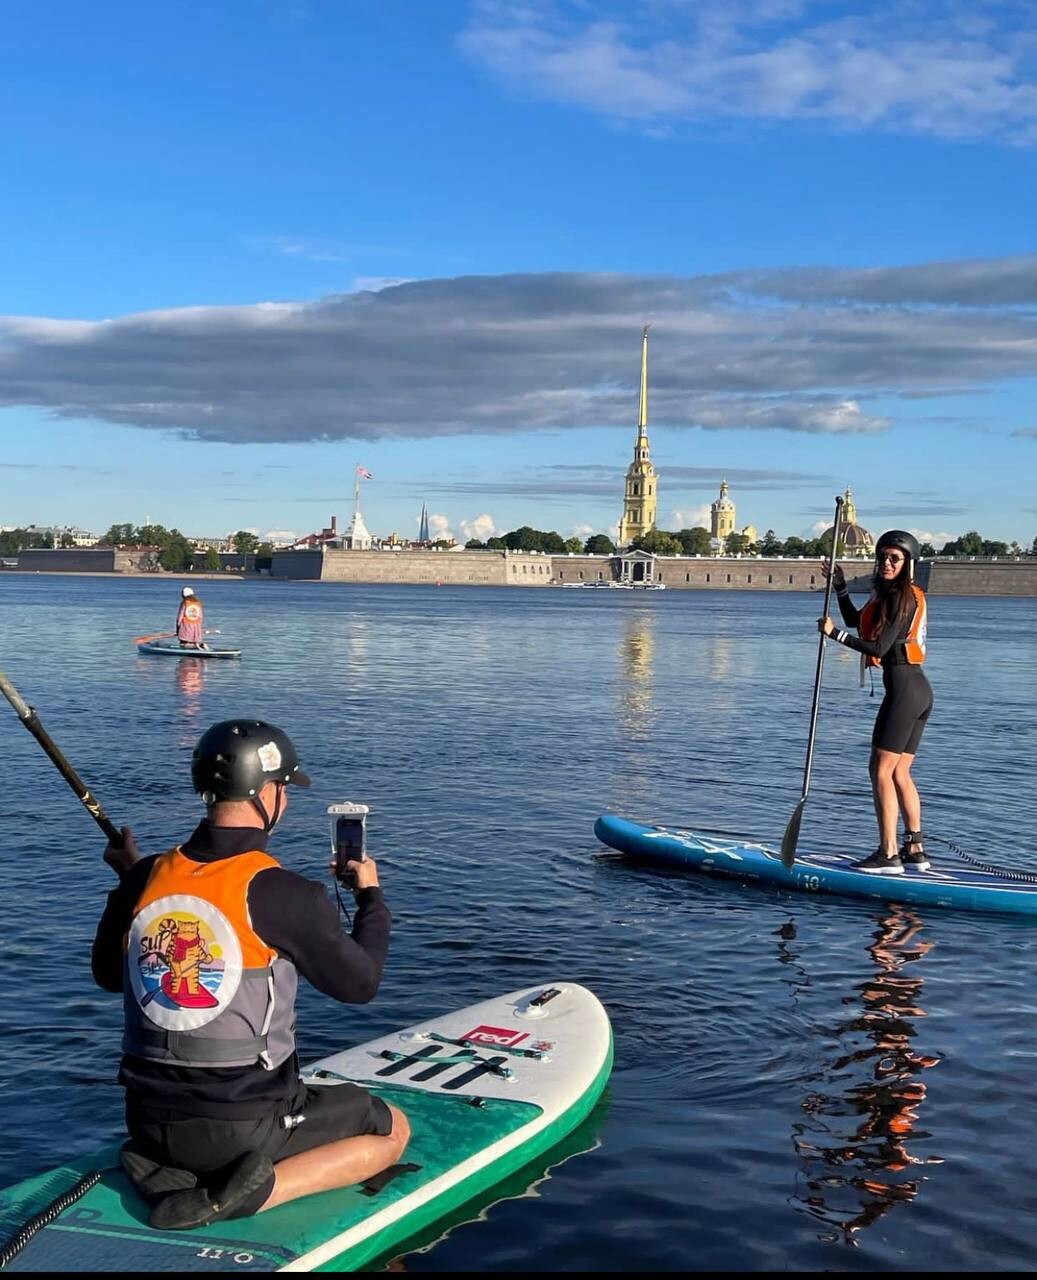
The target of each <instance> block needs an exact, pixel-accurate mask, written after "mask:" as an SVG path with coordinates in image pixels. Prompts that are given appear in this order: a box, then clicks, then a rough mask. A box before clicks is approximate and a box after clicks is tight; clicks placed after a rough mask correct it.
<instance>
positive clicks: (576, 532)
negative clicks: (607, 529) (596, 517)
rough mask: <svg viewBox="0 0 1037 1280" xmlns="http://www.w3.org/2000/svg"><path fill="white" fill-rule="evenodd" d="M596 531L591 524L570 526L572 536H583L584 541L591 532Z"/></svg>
mask: <svg viewBox="0 0 1037 1280" xmlns="http://www.w3.org/2000/svg"><path fill="white" fill-rule="evenodd" d="M596 532H597V530H596V529H595V528H594V526H593V525H592V524H574V525H573V528H572V536H573V537H574V538H583V539H584V540H585V541H586V539H587V538H589V537H590V536H591V534H592V533H596Z"/></svg>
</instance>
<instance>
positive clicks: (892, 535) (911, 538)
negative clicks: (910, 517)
mask: <svg viewBox="0 0 1037 1280" xmlns="http://www.w3.org/2000/svg"><path fill="white" fill-rule="evenodd" d="M883 547H897V548H899V550H901V551H903V553H904V555H905V556H907V558H908V560H911V561H915V560H917V559H918V558H919V556H920V555H921V554H922V547H921V545H920V543H919V541H918V539H917V538H916V537H915V535H914V534H913V533H908V532H907V530H906V529H887V531H886V532H885V533H884V534H883V535H882V537H881V538H879V540H878V542H876V543H875V550H876V551H881V550H882V548H883Z"/></svg>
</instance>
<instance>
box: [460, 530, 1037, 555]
mask: <svg viewBox="0 0 1037 1280" xmlns="http://www.w3.org/2000/svg"><path fill="white" fill-rule="evenodd" d="M630 546H631V549H632V550H634V551H650V552H652V553H653V554H654V555H658V556H682V555H683V556H708V555H711V554H712V552H713V541H712V537H711V535H710V532H709V530H708V529H704V528H703V527H702V526H701V525H696V526H695V527H694V528H692V529H678V530H676V531H675V532H673V533H668V532H667V531H666V530H664V529H652V530H651V531H650V532H649V533H646V534H642V536H641V537H640V538H635V539H634V541H633V542H632V543H631V544H630ZM465 548H466V549H467V550H469V551H485V550H490V551H504V550H508V551H542V552H544V553H545V554H546V555H564V554H565V553H566V552H568V551H572V552H576V553H580V552H582V553H583V554H584V555H612V554H613V552H614V551H615V550H616V545H615V543H614V542H613V541H612V539H611V538H609V537H607V536H606V535H605V534H604V533H595V534H592V535H591V537H589V538H587V539H585V540H581V539H580V538H563V537H562V535H561V534H560V533H556V532H554V531H553V530H552V531H550V532H545V531H544V530H543V529H533V528H531V527H530V526H529V525H523V526H522V527H521V528H520V529H513V530H512V531H511V532H510V533H505V534H501V535H500V536H499V537H494V538H487V539H486V541H485V542H482V541H480V540H479V539H478V538H472V539H470V540H469V541H468V542H466V543H465ZM831 549H832V539H831V536H830V535H829V534H822V536H821V537H820V538H797V537H791V538H779V537H778V535H777V534H776V533H775V532H774V530H773V529H768V530H767V532H766V533H765V534H764V535H763V536H762V537H761V538H759V539H757V540H756V541H755V542H753V541H751V540H750V539H749V538H748V537H747V535H746V534H744V533H731V534H728V536H727V540H726V542H725V545H724V551H725V553H726V554H727V555H749V556H785V557H787V558H793V559H794V558H795V557H797V556H803V557H804V558H811V557H813V556H827V555H828V554H829V553H830V552H831ZM844 551H845V549H844V548H843V547H842V546H840V547H839V548H838V554H839V555H843V554H844ZM922 555H923V556H925V557H927V558H931V557H933V556H936V555H941V556H982V557H986V558H989V557H992V556H1024V555H1028V556H1037V537H1035V538H1034V540H1033V543H1032V545H1031V546H1030V549H1029V550H1028V551H1027V550H1025V549H1024V548H1023V547H1022V546H1020V544H1019V543H1018V542H1012V543H1008V542H999V541H995V540H991V539H988V538H984V537H983V536H982V535H981V534H979V533H977V532H976V531H975V530H971V531H970V532H968V533H963V534H962V535H961V537H960V538H956V539H955V540H954V541H953V542H947V543H944V545H943V547H942V548H941V549H940V550H939V551H937V550H936V548H935V547H934V546H933V544H932V543H931V542H923V543H922Z"/></svg>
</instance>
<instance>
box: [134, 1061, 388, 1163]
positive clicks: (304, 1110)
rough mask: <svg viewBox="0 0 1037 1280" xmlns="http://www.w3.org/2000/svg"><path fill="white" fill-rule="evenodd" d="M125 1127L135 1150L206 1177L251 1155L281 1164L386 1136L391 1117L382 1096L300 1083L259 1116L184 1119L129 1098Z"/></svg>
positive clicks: (347, 1087)
mask: <svg viewBox="0 0 1037 1280" xmlns="http://www.w3.org/2000/svg"><path fill="white" fill-rule="evenodd" d="M294 1117H302V1118H301V1119H298V1120H294ZM287 1121H291V1122H290V1123H286V1122H287ZM126 1125H127V1128H128V1129H129V1133H130V1138H131V1139H132V1142H133V1146H134V1147H135V1148H136V1149H138V1150H139V1151H140V1152H141V1153H142V1154H143V1155H145V1156H147V1157H148V1158H149V1159H152V1160H156V1161H157V1162H158V1163H159V1164H163V1165H172V1166H173V1167H175V1168H177V1169H189V1170H190V1171H191V1172H192V1173H197V1174H199V1175H205V1174H207V1173H212V1172H214V1171H215V1170H217V1169H221V1168H222V1167H223V1166H224V1165H226V1164H229V1163H230V1162H231V1161H232V1160H236V1159H237V1158H238V1157H239V1156H241V1155H244V1153H245V1152H246V1151H262V1152H263V1153H264V1154H265V1155H268V1156H269V1157H270V1159H271V1160H272V1161H273V1162H274V1164H276V1163H277V1162H278V1161H279V1160H284V1159H286V1158H287V1157H288V1156H297V1155H299V1154H300V1153H301V1152H303V1151H310V1150H311V1149H312V1148H313V1147H323V1146H326V1145H327V1144H328V1143H329V1142H336V1141H337V1140H338V1139H340V1138H356V1137H360V1136H361V1135H363V1134H377V1135H379V1136H381V1137H385V1136H386V1135H388V1134H389V1133H391V1132H392V1113H391V1112H390V1110H389V1108H388V1107H387V1106H386V1104H385V1103H384V1102H383V1101H382V1100H381V1098H376V1097H374V1095H373V1094H370V1093H368V1092H367V1090H366V1089H362V1088H361V1087H360V1086H359V1085H355V1084H349V1083H342V1084H329V1085H308V1084H304V1083H303V1082H302V1081H301V1080H300V1081H299V1088H298V1091H297V1093H296V1094H295V1096H294V1097H293V1098H292V1099H290V1100H289V1101H287V1102H282V1103H277V1104H275V1105H274V1106H272V1107H271V1110H270V1112H269V1113H268V1114H266V1115H263V1116H260V1117H258V1118H254V1119H247V1120H242V1119H229V1120H216V1119H213V1118H211V1117H207V1116H198V1117H191V1118H183V1117H181V1116H177V1115H172V1114H170V1113H169V1112H166V1111H162V1110H158V1109H156V1110H152V1109H150V1108H145V1107H142V1106H139V1105H137V1104H135V1103H134V1101H133V1100H132V1099H131V1098H127V1103H126Z"/></svg>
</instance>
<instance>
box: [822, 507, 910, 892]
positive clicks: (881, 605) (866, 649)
mask: <svg viewBox="0 0 1037 1280" xmlns="http://www.w3.org/2000/svg"><path fill="white" fill-rule="evenodd" d="M920 554H921V547H920V546H919V544H918V539H917V538H916V537H915V536H914V534H911V533H907V532H905V531H904V530H903V529H890V530H889V531H888V532H887V533H884V534H883V535H882V537H881V538H879V540H878V543H877V544H876V547H875V572H874V573H873V575H872V583H873V585H874V593H873V594H872V597H871V599H870V600H869V601H868V603H867V604H866V605H865V606H864V608H863V609H862V610H860V612H858V611H857V609H856V608H855V607H854V605H853V603H852V601H851V600H850V591H849V588H848V587H847V585H846V578H845V575H844V574H843V571H842V569H841V568H840V567H839V566H838V565H836V566H835V571H834V573H833V575H832V585H833V586H834V587H835V594H836V597H837V598H838V601H839V612H840V613H841V614H842V617H843V621H844V622H845V623H846V625H847V626H848V627H856V628H857V629H858V630H859V631H860V637H859V638H858V637H857V636H852V635H850V633H849V632H848V631H843V630H841V629H840V628H839V627H837V626H836V625H835V623H834V622H833V621H832V619H831V618H821V619H819V620H818V624H817V626H818V630H819V631H823V632H824V634H825V635H826V636H828V637H829V638H830V639H832V640H837V641H839V643H840V644H844V645H847V646H848V647H849V648H850V649H856V651H857V652H858V653H860V654H862V655H863V659H862V660H863V661H864V662H865V663H866V664H867V665H868V666H872V667H881V668H882V687H883V688H884V689H885V691H886V696H885V697H884V698H883V699H882V705H881V706H880V707H879V713H878V715H877V716H876V718H875V729H874V732H873V733H872V738H871V759H870V761H869V765H868V772H869V774H870V775H871V786H872V794H873V796H874V799H875V814H876V816H877V818H878V823H879V847H878V848H877V849H876V850H875V852H874V853H872V854H869V855H868V857H867V858H865V859H864V860H863V861H862V862H858V863H857V869H858V871H868V872H871V873H872V874H875V875H903V873H904V867H905V865H906V866H908V867H913V868H914V869H915V870H917V871H928V870H929V865H930V864H929V859H928V858H927V857H926V854H925V847H924V846H923V844H922V805H921V801H920V800H919V798H918V790H917V788H916V787H915V784H914V779H913V778H912V777H911V766H912V765H913V764H914V762H915V755H916V754H917V752H918V744H919V742H920V741H921V739H922V732H923V730H924V729H925V726H926V724H927V723H928V720H929V713H930V712H931V711H932V709H933V691H932V687H931V685H930V684H929V681H928V680H927V679H926V678H925V672H924V671H923V670H922V663H923V662H925V636H926V622H927V616H928V615H927V607H926V600H925V592H924V591H923V590H922V589H921V587H919V586H917V585H916V583H915V581H914V576H915V575H914V566H915V562H916V561H917V560H918V558H919V556H920ZM821 567H822V570H823V571H824V574H825V576H826V577H827V576H828V565H827V563H825V562H822V566H821ZM898 810H899V811H900V813H901V814H903V818H904V842H903V844H902V845H901V847H900V849H899V851H898V849H897V811H898Z"/></svg>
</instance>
